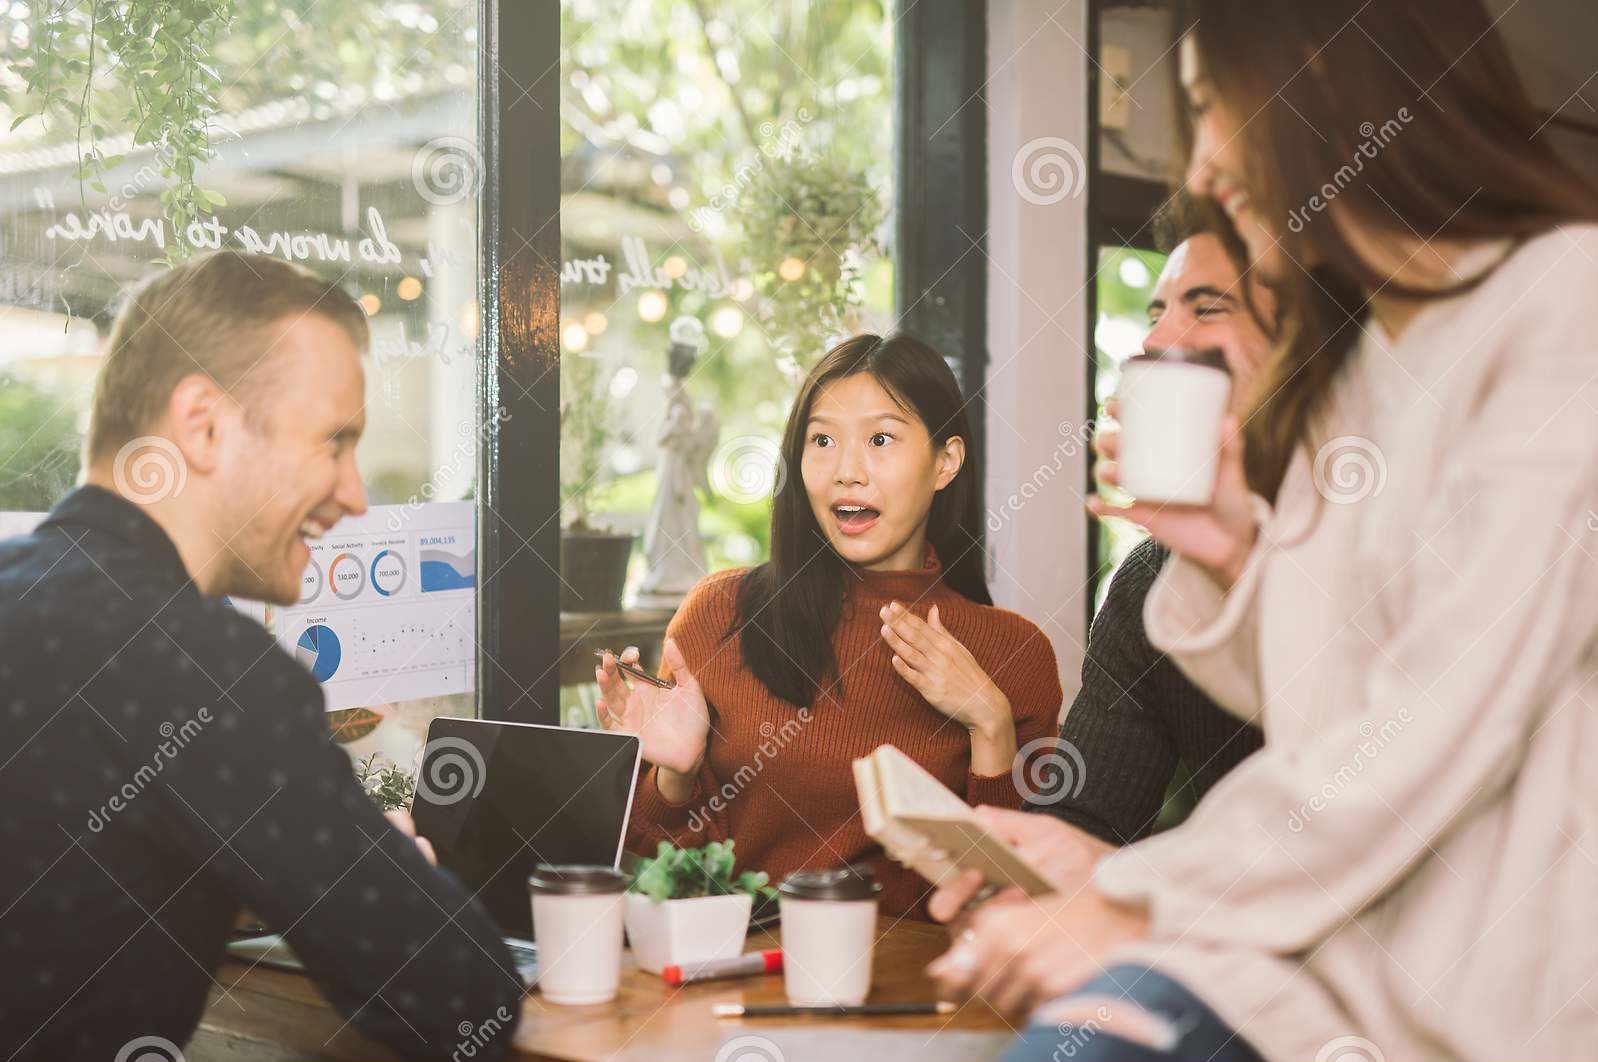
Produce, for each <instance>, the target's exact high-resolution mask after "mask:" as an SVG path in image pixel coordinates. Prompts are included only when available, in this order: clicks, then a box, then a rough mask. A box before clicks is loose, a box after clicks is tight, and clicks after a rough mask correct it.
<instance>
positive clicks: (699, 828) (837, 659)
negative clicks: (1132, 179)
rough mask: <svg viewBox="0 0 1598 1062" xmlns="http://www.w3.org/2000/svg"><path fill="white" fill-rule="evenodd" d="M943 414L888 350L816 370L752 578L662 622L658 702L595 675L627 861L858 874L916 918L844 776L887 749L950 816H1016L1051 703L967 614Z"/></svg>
mask: <svg viewBox="0 0 1598 1062" xmlns="http://www.w3.org/2000/svg"><path fill="white" fill-rule="evenodd" d="M964 406H965V400H964V398H963V397H962V396H961V394H960V389H959V386H958V384H957V383H956V382H955V378H954V374H953V373H952V372H950V370H949V367H948V365H947V364H946V363H945V362H944V360H943V358H942V357H940V356H939V355H938V354H937V352H935V351H933V350H931V349H930V348H928V347H927V346H926V345H925V344H923V343H921V342H919V341H917V340H916V339H914V338H911V337H910V336H907V335H903V334H894V335H889V336H887V337H879V336H875V335H859V336H855V337H853V338H852V339H849V340H846V341H845V342H843V343H841V344H839V345H838V346H836V347H834V348H833V349H832V350H831V351H829V352H828V353H827V354H826V356H825V357H824V358H822V360H821V361H820V362H819V363H818V364H817V365H816V367H815V369H814V370H813V371H812V372H811V373H810V375H809V378H808V379H806V380H805V382H804V385H803V386H802V387H801V388H800V390H799V394H798V396H797V397H796V399H795V400H794V405H793V410H792V412H791V414H790V417H789V420H788V425H787V428H786V429H785V431H784V433H783V445H782V456H781V463H780V465H779V469H778V472H779V475H778V479H777V484H778V486H777V491H776V495H775V499H774V504H773V511H772V521H771V560H770V561H769V562H767V563H766V564H762V565H760V566H758V567H755V568H750V569H733V570H730V571H723V572H717V573H715V574H713V575H710V576H708V577H706V578H705V579H704V580H702V581H701V582H700V583H699V585H698V586H696V587H695V588H694V590H693V591H692V592H691V593H690V594H689V595H688V597H687V598H686V599H685V600H684V601H683V603H682V607H681V608H680V609H679V610H678V612H677V615H676V617H675V618H674V619H673V620H672V622H671V625H670V627H669V629H668V630H667V632H666V634H667V637H666V644H665V648H664V652H663V654H662V655H663V657H664V667H663V669H662V670H663V673H665V674H669V675H670V676H671V677H672V678H673V679H675V681H676V687H675V688H674V689H671V690H661V689H657V688H655V687H653V686H649V685H646V684H643V683H637V684H634V685H633V687H632V688H629V687H628V685H627V683H626V680H625V679H624V678H623V677H622V675H621V673H620V672H619V671H618V670H617V668H616V661H615V658H614V657H611V656H609V655H607V656H606V657H605V659H604V661H603V662H602V664H601V666H600V667H599V668H598V669H596V676H597V678H598V681H599V686H600V704H599V709H598V714H599V719H600V722H601V723H602V724H603V725H604V726H606V727H607V728H610V729H613V730H626V731H631V732H636V733H638V734H640V735H642V739H643V755H644V758H645V759H646V760H648V761H649V762H650V768H649V770H648V772H647V774H646V775H645V776H644V777H642V778H641V779H640V780H639V783H638V793H637V796H636V798H635V800H634V803H633V810H632V821H631V826H630V827H629V830H628V845H627V846H628V848H629V849H632V850H635V851H641V852H646V853H652V852H653V850H654V848H655V847H656V845H657V844H658V842H659V841H661V840H670V841H672V842H674V843H676V844H678V845H681V846H697V845H702V844H704V843H706V842H708V841H713V840H724V839H728V838H730V839H733V840H735V841H736V842H737V854H738V859H739V866H740V868H742V869H752V870H765V871H767V872H768V873H770V874H771V875H772V877H773V878H774V879H775V878H780V877H781V876H783V875H785V874H787V873H789V872H790V871H793V870H796V869H799V868H804V867H834V866H840V865H842V864H845V863H856V862H860V863H865V864H867V865H869V866H871V868H872V869H873V870H874V871H875V873H876V875H877V877H878V880H879V881H881V882H882V886H883V889H882V897H881V904H882V906H881V909H882V912H883V913H884V914H892V915H906V914H907V915H911V916H913V917H921V916H922V913H923V910H924V906H925V905H924V902H923V901H924V899H925V898H926V896H927V895H928V894H929V892H930V887H929V886H928V885H927V884H926V883H925V882H924V881H922V880H921V879H920V878H919V877H918V876H917V875H916V874H915V873H914V872H913V871H911V870H909V869H907V868H905V867H902V866H900V865H898V864H896V863H894V862H892V861H891V860H889V859H888V858H887V857H886V856H885V855H884V854H883V852H882V849H881V848H880V847H879V846H877V845H876V844H875V843H873V842H872V840H871V839H870V837H868V836H867V835H866V833H865V830H864V828H863V827H862V825H861V821H860V808H859V803H858V801H857V800H856V798H855V787H854V780H853V775H852V773H851V768H850V762H851V761H852V760H854V759H855V758H857V757H859V756H863V755H865V754H866V753H868V752H870V751H871V750H872V749H874V748H876V747H877V746H878V745H881V744H884V743H888V744H893V745H896V746H898V748H899V749H901V750H902V751H903V752H905V753H906V754H907V755H909V756H911V757H913V758H914V759H915V760H917V761H918V762H919V763H920V764H921V765H922V766H924V767H925V768H926V769H927V770H928V771H930V772H931V773H932V774H934V775H935V776H936V777H937V778H938V779H939V781H941V782H943V784H944V785H946V786H948V787H949V788H950V789H952V790H953V791H954V792H956V793H958V794H960V795H961V796H963V797H964V798H965V799H966V800H967V801H968V802H970V803H972V804H991V805H996V806H1001V807H1010V808H1016V807H1019V806H1020V805H1021V802H1022V798H1023V796H1024V795H1025V794H1023V792H1022V791H1021V787H1020V786H1018V785H1017V784H1016V782H1015V781H1014V780H1013V779H1012V776H1011V768H1012V765H1013V764H1014V762H1015V760H1016V753H1017V750H1018V749H1019V748H1021V747H1024V746H1026V745H1027V743H1028V742H1031V741H1034V740H1036V739H1039V738H1043V737H1045V736H1046V735H1052V734H1053V733H1054V731H1055V727H1056V725H1057V720H1058V715H1059V711H1060V704H1061V699H1062V693H1061V688H1060V681H1059V675H1058V672H1057V670H1056V666H1055V659H1054V650H1053V648H1052V647H1051V646H1050V644H1049V640H1048V638H1047V637H1045V636H1044V634H1043V632H1042V631H1041V630H1039V629H1038V628H1037V627H1036V626H1035V625H1034V624H1032V623H1031V622H1030V621H1028V620H1026V619H1024V618H1023V617H1021V616H1019V615H1017V614H1016V613H1014V612H1008V611H1005V610H1004V609H1000V608H995V607H994V606H993V603H992V598H991V596H990V595H989V593H988V587H987V582H986V580H985V578H984V576H983V571H982V559H983V554H982V549H981V546H980V539H979V536H978V531H979V527H980V520H981V518H982V508H981V498H980V496H979V494H978V485H977V481H976V477H975V475H973V471H972V469H971V468H967V467H966V464H967V461H968V460H969V458H970V451H969V446H968V440H969V439H970V438H971V431H970V427H969V424H968V422H967V419H966V415H965V410H964ZM622 658H623V659H624V660H628V661H633V660H636V658H637V651H636V650H635V649H630V648H629V649H628V650H626V651H625V652H624V653H623V654H622Z"/></svg>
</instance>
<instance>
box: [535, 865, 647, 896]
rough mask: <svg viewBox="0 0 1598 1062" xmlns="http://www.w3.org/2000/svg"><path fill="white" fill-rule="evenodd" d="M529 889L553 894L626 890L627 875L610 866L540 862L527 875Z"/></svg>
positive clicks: (565, 894) (571, 894)
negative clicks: (559, 864)
mask: <svg viewBox="0 0 1598 1062" xmlns="http://www.w3.org/2000/svg"><path fill="white" fill-rule="evenodd" d="M527 891H528V892H530V893H532V892H541V893H544V894H546V895H554V896H578V895H588V894H593V893H604V892H626V891H627V875H625V874H623V873H622V872H621V871H619V870H612V869H611V868H610V867H589V866H573V865H565V866H555V865H554V864H551V863H540V864H538V866H537V867H536V868H535V869H534V870H533V872H532V874H531V875H529V876H528V878H527Z"/></svg>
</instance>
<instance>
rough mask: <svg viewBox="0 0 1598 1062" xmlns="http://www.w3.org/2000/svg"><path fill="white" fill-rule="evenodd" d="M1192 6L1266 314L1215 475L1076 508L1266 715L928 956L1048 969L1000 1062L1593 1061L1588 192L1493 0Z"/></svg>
mask: <svg viewBox="0 0 1598 1062" xmlns="http://www.w3.org/2000/svg"><path fill="white" fill-rule="evenodd" d="M1178 12H1179V19H1178V25H1179V28H1180V29H1181V32H1182V36H1181V53H1180V54H1181V64H1180V65H1181V69H1182V90H1183V93H1184V95H1185V97H1186V101H1187V111H1188V114H1189V116H1190V124H1191V129H1190V133H1191V143H1190V148H1191V150H1190V152H1189V156H1188V160H1187V170H1186V184H1187V186H1188V189H1189V190H1190V191H1192V192H1193V193H1194V194H1196V195H1199V196H1203V197H1208V198H1210V199H1212V200H1213V201H1214V202H1216V203H1217V204H1218V205H1219V206H1220V207H1221V208H1222V209H1224V210H1225V211H1226V213H1227V214H1228V215H1229V216H1230V217H1231V219H1232V221H1233V223H1234V224H1235V225H1236V227H1237V229H1238V231H1239V233H1240V234H1241V235H1242V237H1243V238H1244V240H1245V241H1246V242H1247V244H1248V247H1249V251H1250V255H1251V258H1252V259H1253V261H1254V263H1255V266H1256V268H1258V269H1260V270H1262V271H1263V272H1264V273H1265V274H1266V275H1267V276H1268V277H1269V278H1270V279H1271V280H1272V282H1273V284H1274V286H1275V287H1276V290H1277V293H1278V296H1279V300H1280V302H1279V306H1280V312H1281V320H1282V323H1283V325H1284V331H1283V335H1282V339H1281V340H1280V342H1279V343H1278V346H1277V350H1276V351H1275V353H1274V355H1273V357H1272V360H1271V361H1270V363H1269V364H1268V365H1267V368H1266V371H1265V372H1264V373H1262V376H1261V378H1260V379H1259V381H1258V382H1257V385H1256V387H1255V390H1254V393H1253V395H1252V401H1251V404H1250V408H1249V410H1248V412H1247V413H1246V415H1245V417H1244V418H1243V422H1242V424H1241V428H1240V430H1239V426H1238V425H1235V424H1234V425H1230V426H1228V428H1227V429H1226V431H1225V433H1224V434H1225V439H1224V442H1223V443H1222V448H1221V452H1222V462H1221V471H1220V473H1219V475H1218V478H1217V483H1216V489H1215V493H1214V499H1213V501H1212V503H1211V504H1209V505H1207V506H1203V507H1181V506H1163V507H1162V506H1158V505H1154V504H1150V503H1139V504H1134V505H1132V506H1131V507H1130V508H1128V509H1111V508H1109V507H1108V506H1106V505H1105V504H1104V503H1102V502H1099V501H1095V502H1094V503H1093V509H1094V511H1095V512H1098V513H1100V514H1105V513H1110V512H1115V513H1117V514H1119V515H1126V516H1129V517H1130V518H1132V519H1133V520H1136V521H1138V522H1140V523H1142V524H1143V525H1144V526H1146V527H1147V528H1148V529H1149V531H1150V532H1151V533H1152V534H1153V535H1154V536H1155V537H1156V538H1158V539H1160V540H1161V541H1163V542H1164V543H1165V544H1166V545H1168V546H1169V547H1170V548H1171V549H1172V550H1173V552H1174V553H1175V554H1176V557H1175V558H1174V559H1173V560H1172V562H1171V563H1170V564H1168V565H1167V566H1166V568H1165V569H1164V571H1162V573H1161V575H1160V577H1159V579H1158V581H1157V582H1156V584H1155V587H1154V589H1153V591H1152V592H1151V593H1150V596H1149V599H1148V602H1147V606H1146V611H1145V618H1146V621H1147V627H1148V631H1149V636H1150V640H1151V641H1152V642H1153V643H1154V644H1155V645H1157V646H1159V647H1160V648H1162V649H1164V650H1165V651H1166V652H1167V653H1169V654H1170V655H1171V656H1172V657H1173V658H1174V659H1175V660H1176V661H1177V662H1178V664H1179V666H1180V667H1181V668H1182V669H1183V670H1184V671H1185V672H1187V674H1188V675H1189V676H1190V677H1191V678H1193V679H1194V681H1196V682H1197V683H1198V684H1199V685H1201V686H1202V687H1203V688H1204V689H1205V690H1207V691H1208V692H1209V693H1210V694H1211V695H1212V696H1213V697H1215V698H1216V699H1217V700H1218V701H1219V702H1220V703H1222V704H1223V705H1224V706H1225V707H1226V708H1228V709H1229V710H1231V711H1232V712H1234V713H1235V714H1237V715H1239V716H1241V717H1244V718H1248V719H1254V720H1258V721H1259V722H1260V723H1261V724H1262V725H1263V727H1264V730H1265V746H1264V748H1263V749H1262V750H1261V751H1260V752H1258V753H1256V754H1255V755H1254V756H1252V757H1251V758H1249V759H1248V760H1247V761H1245V762H1244V763H1242V764H1241V765H1239V766H1238V767H1237V768H1236V769H1235V770H1234V771H1233V772H1232V773H1231V774H1230V775H1228V776H1227V778H1226V779H1225V780H1224V781H1223V782H1222V783H1221V784H1220V785H1218V786H1216V788H1215V789H1214V790H1213V791H1212V792H1211V793H1210V794H1209V795H1208V796H1207V797H1206V798H1205V799H1204V800H1203V801H1202V802H1200V804H1199V805H1198V808H1197V810H1196V811H1195V812H1194V814H1193V815H1192V817H1191V818H1190V819H1189V821H1187V822H1186V823H1184V824H1183V825H1181V826H1179V827H1177V828H1176V829H1173V830H1171V831H1168V832H1167V833H1165V834H1161V835H1157V836H1155V837H1153V838H1151V839H1149V840H1146V841H1143V842H1140V843H1138V844H1135V845H1132V846H1130V847H1128V848H1126V849H1123V850H1121V851H1119V852H1117V853H1114V854H1112V855H1109V856H1107V857H1105V858H1104V859H1102V860H1101V861H1099V862H1098V864H1097V865H1096V867H1094V868H1093V870H1092V871H1091V876H1084V877H1082V878H1078V879H1077V880H1075V881H1070V882H1066V881H1062V882H1061V885H1062V887H1066V891H1065V892H1064V893H1063V894H1062V896H1061V897H1060V898H1059V899H1055V900H1048V901H1045V902H1042V903H1036V904H1034V903H1030V902H1028V901H1025V900H1003V899H1001V900H998V901H995V902H992V903H990V904H988V905H985V906H984V907H983V908H981V909H980V910H979V911H978V912H977V913H976V915H975V917H974V918H973V919H972V920H971V922H970V925H969V927H968V932H967V933H965V934H963V935H962V936H961V938H960V939H959V940H958V942H957V943H956V945H955V947H954V948H953V949H951V951H950V952H949V953H948V954H947V955H945V956H944V957H942V958H941V959H940V960H939V961H938V963H937V964H935V966H934V972H935V973H936V974H938V975H939V976H941V977H942V978H943V979H944V981H945V983H946V985H947V986H948V987H949V988H950V989H951V990H953V991H957V992H981V993H982V994H984V995H986V996H988V997H989V998H990V999H992V1000H993V1001H995V1002H996V1003H997V1004H998V1005H1000V1006H1002V1007H1005V1008H1008V1009H1013V1010H1016V1011H1019V1012H1026V1011H1029V1010H1032V1008H1034V1007H1035V1006H1037V1005H1038V1004H1039V1003H1040V1002H1043V1001H1050V1002H1047V1003H1045V1004H1044V1005H1043V1006H1041V1007H1038V1009H1036V1011H1035V1013H1034V1015H1033V1022H1034V1025H1033V1026H1032V1028H1031V1030H1030V1031H1029V1032H1028V1033H1027V1034H1026V1035H1025V1038H1024V1041H1023V1042H1022V1043H1021V1044H1019V1045H1017V1046H1016V1048H1015V1049H1014V1051H1013V1052H1012V1055H1013V1057H1015V1058H1037V1057H1044V1056H1046V1055H1048V1054H1050V1053H1051V1052H1052V1053H1054V1057H1056V1058H1057V1057H1060V1056H1059V1053H1058V1052H1059V1050H1060V1047H1061V1044H1062V1042H1065V1043H1067V1044H1068V1046H1069V1047H1070V1051H1069V1054H1071V1055H1072V1056H1073V1057H1075V1058H1077V1059H1083V1058H1111V1057H1113V1058H1117V1059H1121V1060H1126V1059H1167V1058H1191V1057H1206V1058H1210V1059H1232V1060H1241V1059H1249V1060H1252V1059H1258V1058H1260V1057H1262V1056H1263V1057H1270V1058H1321V1059H1326V1058H1345V1057H1357V1058H1366V1059H1374V1058H1382V1057H1386V1058H1522V1057H1525V1058H1530V1057H1536V1058H1566V1057H1577V1056H1586V1055H1590V1054H1591V1053H1592V1051H1593V1048H1594V1045H1598V1009H1595V1008H1594V1006H1593V1005H1592V1003H1591V1002H1590V1000H1591V991H1592V982H1593V977H1594V975H1595V973H1598V921H1595V918H1594V915H1593V913H1592V912H1593V910H1594V905H1593V898H1594V896H1598V810H1595V809H1598V773H1595V772H1594V771H1593V770H1592V769H1591V767H1590V764H1591V762H1592V761H1593V760H1594V758H1595V757H1598V681H1595V680H1598V545H1595V540H1594V536H1593V527H1594V525H1595V524H1598V519H1595V518H1594V516H1593V515H1592V514H1593V511H1594V509H1595V508H1598V338H1595V332H1594V327H1593V320H1592V307H1593V305H1594V302H1595V300H1598V225H1595V224H1594V221H1595V219H1598V193H1595V191H1594V188H1593V187H1592V186H1591V185H1589V184H1588V183H1587V182H1586V181H1584V180H1583V179H1582V178H1580V177H1579V176H1577V174H1576V173H1575V172H1574V171H1573V170H1572V169H1571V168H1570V167H1569V166H1567V165H1566V164H1565V163H1564V162H1563V161H1562V160H1561V159H1560V158H1559V157H1558V156H1557V155H1556V154H1555V153H1554V151H1553V150H1552V149H1551V148H1550V147H1549V145H1548V144H1547V142H1546V141H1545V139H1544V138H1543V135H1542V130H1543V126H1544V125H1545V122H1546V116H1545V115H1541V114H1539V113H1537V112H1536V111H1535V110H1534V108H1533V107H1532V106H1531V105H1530V103H1529V102H1528V100H1527V97H1526V95H1525V93H1524V91H1523V90H1522V88H1521V85H1520V82H1519V81H1518V79H1517V77H1516V75H1515V73H1514V71H1513V69H1512V68H1511V66H1510V63H1509V60H1508V56H1507V54H1506V52H1505V49H1504V45H1503V43H1502V41H1501V40H1500V39H1499V37H1498V35H1497V33H1496V32H1495V31H1494V28H1493V26H1494V23H1493V21H1492V19H1491V18H1490V17H1489V15H1488V13H1487V11H1486V10H1485V9H1484V7H1483V5H1482V4H1481V2H1480V0H1448V2H1446V3H1444V2H1443V0H1413V2H1406V3H1387V4H1382V3H1375V4H1372V3H1362V2H1360V0H1316V2H1314V3H1292V4H1283V3H1280V2H1277V0H1189V2H1185V3H1182V4H1180V5H1179V9H1178ZM1100 439H1101V453H1102V456H1103V460H1102V461H1101V462H1100V464H1099V468H1098V474H1099V477H1100V479H1101V480H1103V481H1106V482H1110V483H1114V482H1116V479H1117V469H1116V466H1115V455H1116V453H1117V451H1118V440H1117V438H1116V436H1115V434H1114V433H1113V432H1111V433H1106V434H1105V435H1101V436H1100ZM968 885H969V883H966V882H962V883H960V884H959V885H958V886H952V887H951V888H950V889H949V890H947V891H946V893H945V894H943V895H940V896H939V897H937V898H936V900H935V903H934V909H935V911H937V912H940V913H944V914H948V913H949V910H950V908H951V907H952V906H953V905H954V902H955V901H957V900H958V899H960V898H962V895H963V892H964V890H966V889H967V888H968Z"/></svg>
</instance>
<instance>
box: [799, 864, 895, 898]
mask: <svg viewBox="0 0 1598 1062" xmlns="http://www.w3.org/2000/svg"><path fill="white" fill-rule="evenodd" d="M777 891H778V892H779V893H781V894H782V895H783V896H786V897H791V898H792V899H795V900H874V899H876V898H877V893H879V892H881V891H882V885H881V884H880V883H879V882H878V881H877V878H876V875H875V874H873V873H871V868H870V867H865V866H849V867H838V868H836V869H834V870H796V871H794V872H793V873H792V874H789V875H788V876H787V877H786V878H783V879H782V884H781V885H778V886H777Z"/></svg>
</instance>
